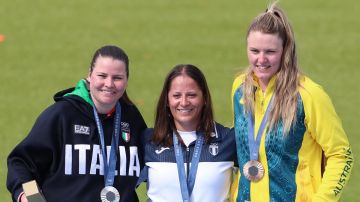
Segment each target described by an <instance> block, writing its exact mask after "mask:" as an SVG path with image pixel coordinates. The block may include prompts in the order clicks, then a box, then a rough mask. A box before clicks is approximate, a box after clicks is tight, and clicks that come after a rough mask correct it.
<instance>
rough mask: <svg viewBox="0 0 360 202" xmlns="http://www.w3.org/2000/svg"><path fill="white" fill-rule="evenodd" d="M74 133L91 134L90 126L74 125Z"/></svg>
mask: <svg viewBox="0 0 360 202" xmlns="http://www.w3.org/2000/svg"><path fill="white" fill-rule="evenodd" d="M74 133H75V134H82V135H90V127H89V126H83V125H76V124H75V125H74Z"/></svg>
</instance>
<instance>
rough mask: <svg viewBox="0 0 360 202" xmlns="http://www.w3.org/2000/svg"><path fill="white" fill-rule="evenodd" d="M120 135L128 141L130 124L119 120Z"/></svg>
mask: <svg viewBox="0 0 360 202" xmlns="http://www.w3.org/2000/svg"><path fill="white" fill-rule="evenodd" d="M121 137H122V139H123V140H124V141H125V142H129V141H130V137H131V135H130V124H129V123H126V122H121Z"/></svg>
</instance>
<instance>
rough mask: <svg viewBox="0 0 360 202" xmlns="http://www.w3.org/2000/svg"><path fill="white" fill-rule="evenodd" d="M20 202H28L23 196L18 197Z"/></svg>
mask: <svg viewBox="0 0 360 202" xmlns="http://www.w3.org/2000/svg"><path fill="white" fill-rule="evenodd" d="M20 202H28V200H27V198H26V196H25V194H23V195H21V197H20Z"/></svg>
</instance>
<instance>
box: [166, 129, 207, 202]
mask: <svg viewBox="0 0 360 202" xmlns="http://www.w3.org/2000/svg"><path fill="white" fill-rule="evenodd" d="M196 136H197V139H196V142H195V149H194V153H193V155H192V159H191V167H190V172H189V176H188V178H187V180H185V179H186V175H185V168H184V158H183V153H182V149H181V145H180V144H179V140H178V138H177V136H176V134H175V133H174V132H173V142H174V150H175V157H176V164H177V169H178V175H179V181H180V188H181V195H182V198H183V201H184V202H185V201H190V196H191V193H192V191H193V189H194V185H195V179H196V173H197V168H198V165H199V161H200V154H201V148H202V145H203V143H204V136H203V134H201V133H200V134H198V133H197V135H196Z"/></svg>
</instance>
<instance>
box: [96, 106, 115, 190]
mask: <svg viewBox="0 0 360 202" xmlns="http://www.w3.org/2000/svg"><path fill="white" fill-rule="evenodd" d="M93 111H94V116H95V120H96V125H97V128H98V131H99V139H100V144H101V151H102V156H103V161H104V181H105V186H113V184H114V178H115V165H116V161H117V156H116V149H117V148H118V146H119V132H120V120H121V105H120V103H119V102H117V104H116V113H115V118H114V134H113V135H112V138H111V149H110V158H109V162H108V161H107V155H106V145H105V141H104V130H103V127H102V124H101V121H100V118H99V115H98V113H97V111H96V108H95V106H93Z"/></svg>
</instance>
